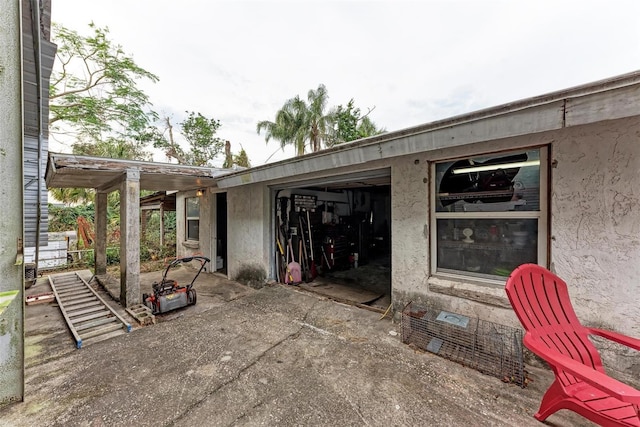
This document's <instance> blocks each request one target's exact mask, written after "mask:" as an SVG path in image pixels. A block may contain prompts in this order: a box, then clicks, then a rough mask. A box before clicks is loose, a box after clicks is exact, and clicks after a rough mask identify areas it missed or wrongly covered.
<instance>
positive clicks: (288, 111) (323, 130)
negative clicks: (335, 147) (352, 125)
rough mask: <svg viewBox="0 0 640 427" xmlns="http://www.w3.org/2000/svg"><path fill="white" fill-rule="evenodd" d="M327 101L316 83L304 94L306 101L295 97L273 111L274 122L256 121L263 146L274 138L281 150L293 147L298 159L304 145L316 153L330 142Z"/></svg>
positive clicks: (320, 86) (323, 87) (331, 119)
mask: <svg viewBox="0 0 640 427" xmlns="http://www.w3.org/2000/svg"><path fill="white" fill-rule="evenodd" d="M328 100H329V94H328V92H327V89H326V87H325V86H324V85H323V84H320V85H319V86H318V89H316V90H313V89H311V90H310V91H309V92H308V94H307V101H304V100H302V99H301V98H300V97H299V96H296V97H295V98H291V99H289V100H288V101H286V102H285V104H284V105H283V106H282V108H281V109H280V110H278V111H277V112H276V117H275V120H274V121H269V120H263V121H261V122H258V124H257V126H256V130H257V132H258V134H260V133H261V132H262V131H264V132H265V141H266V142H267V143H268V142H269V141H270V140H271V139H275V140H277V141H280V146H281V147H282V148H283V149H284V147H285V146H287V145H293V146H294V147H295V150H296V155H298V156H301V155H303V154H304V153H305V151H306V146H307V144H309V149H310V151H312V152H314V151H318V150H320V149H322V148H323V147H322V145H323V144H326V142H327V141H329V140H330V139H331V131H332V122H333V118H332V116H331V114H328V113H326V112H325V110H326V107H327V101H328Z"/></svg>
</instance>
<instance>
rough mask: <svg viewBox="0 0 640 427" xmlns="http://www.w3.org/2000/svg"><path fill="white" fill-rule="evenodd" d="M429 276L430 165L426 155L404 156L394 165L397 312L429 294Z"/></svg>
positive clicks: (393, 264)
mask: <svg viewBox="0 0 640 427" xmlns="http://www.w3.org/2000/svg"><path fill="white" fill-rule="evenodd" d="M428 274H429V165H428V163H427V161H426V160H425V156H407V157H401V158H398V159H394V160H393V161H392V162H391V283H392V289H393V292H394V298H393V299H394V302H395V300H397V304H396V306H395V309H396V310H401V309H402V307H401V306H402V305H404V304H406V303H407V302H408V301H409V300H411V299H412V298H413V297H417V295H418V294H424V293H425V292H426V291H427V277H428ZM408 295H412V296H413V297H407V296H408Z"/></svg>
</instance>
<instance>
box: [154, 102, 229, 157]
mask: <svg viewBox="0 0 640 427" xmlns="http://www.w3.org/2000/svg"><path fill="white" fill-rule="evenodd" d="M186 113H187V114H188V117H187V118H186V119H185V120H184V121H182V122H180V133H181V135H182V137H183V138H184V139H185V141H186V142H187V143H188V144H189V149H187V150H185V149H183V148H182V146H181V145H180V143H179V142H178V141H177V140H176V139H175V138H174V133H173V125H172V124H171V120H170V119H169V118H168V117H167V118H165V125H166V130H165V132H161V131H160V130H158V129H157V128H156V129H155V130H154V131H153V134H152V135H151V137H150V139H151V140H153V146H154V147H156V148H160V149H162V150H164V152H165V154H166V156H167V157H170V158H173V159H175V160H176V161H177V162H178V163H179V164H183V165H193V166H212V165H211V161H212V160H213V159H214V158H215V157H216V156H217V155H218V154H220V153H221V152H222V149H223V148H224V145H225V142H224V141H223V140H222V139H220V138H218V137H217V136H216V132H217V131H218V129H219V128H220V121H219V120H216V119H213V118H207V117H205V116H203V115H202V114H201V113H196V112H193V111H191V112H189V111H187V112H186Z"/></svg>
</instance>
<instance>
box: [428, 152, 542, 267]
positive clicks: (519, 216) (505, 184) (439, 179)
mask: <svg viewBox="0 0 640 427" xmlns="http://www.w3.org/2000/svg"><path fill="white" fill-rule="evenodd" d="M546 171H547V167H546V149H545V148H536V149H531V150H523V151H516V152H508V153H498V154H490V155H484V156H475V157H468V158H463V159H454V160H450V161H443V162H438V163H436V164H435V165H434V167H433V173H434V177H433V182H434V184H435V195H434V200H433V201H434V203H433V206H434V208H433V212H432V215H433V217H434V227H432V230H433V235H432V237H433V241H434V242H435V250H434V253H433V254H432V258H433V259H434V266H433V267H435V271H436V272H438V273H452V274H462V275H465V276H474V277H478V278H488V279H502V278H504V277H505V276H508V275H509V274H510V273H511V271H512V270H513V269H514V268H516V267H517V266H519V265H521V264H524V263H541V264H544V263H545V262H546V225H545V224H546V202H545V200H544V197H545V195H546V182H547V180H546Z"/></svg>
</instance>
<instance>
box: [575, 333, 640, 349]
mask: <svg viewBox="0 0 640 427" xmlns="http://www.w3.org/2000/svg"><path fill="white" fill-rule="evenodd" d="M587 329H588V330H589V333H590V334H593V335H598V336H601V337H603V338H606V339H608V340H610V341H614V342H617V343H618V344H622V345H625V346H627V347H630V348H632V349H634V350H637V351H640V340H639V339H637V338H632V337H628V336H626V335H622V334H619V333H617V332H612V331H605V330H604V329H598V328H587Z"/></svg>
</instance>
